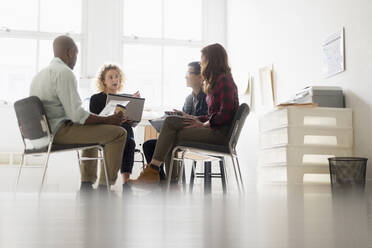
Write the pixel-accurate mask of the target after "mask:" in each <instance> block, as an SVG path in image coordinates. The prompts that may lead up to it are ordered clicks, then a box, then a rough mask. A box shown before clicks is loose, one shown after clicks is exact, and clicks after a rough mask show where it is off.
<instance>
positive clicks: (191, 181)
mask: <svg viewBox="0 0 372 248" xmlns="http://www.w3.org/2000/svg"><path fill="white" fill-rule="evenodd" d="M195 173H196V161H195V160H194V161H192V167H191V175H190V185H189V191H190V193H192V190H193V188H194V179H195Z"/></svg>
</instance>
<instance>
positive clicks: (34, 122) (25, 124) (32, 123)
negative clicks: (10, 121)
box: [14, 96, 52, 149]
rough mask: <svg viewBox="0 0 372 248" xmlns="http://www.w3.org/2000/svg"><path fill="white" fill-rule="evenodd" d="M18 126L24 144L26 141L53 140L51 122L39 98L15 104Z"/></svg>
mask: <svg viewBox="0 0 372 248" xmlns="http://www.w3.org/2000/svg"><path fill="white" fill-rule="evenodd" d="M14 110H15V112H16V116H17V120H18V126H19V129H20V131H21V135H22V139H23V142H24V143H25V149H26V148H27V147H26V144H27V142H26V140H29V141H33V140H42V139H43V140H46V139H47V141H48V142H49V141H50V140H51V139H52V136H51V132H50V127H49V122H48V120H47V117H46V114H45V110H44V107H43V103H42V102H41V101H40V99H39V98H38V97H37V96H30V97H27V98H24V99H21V100H19V101H16V102H15V103H14Z"/></svg>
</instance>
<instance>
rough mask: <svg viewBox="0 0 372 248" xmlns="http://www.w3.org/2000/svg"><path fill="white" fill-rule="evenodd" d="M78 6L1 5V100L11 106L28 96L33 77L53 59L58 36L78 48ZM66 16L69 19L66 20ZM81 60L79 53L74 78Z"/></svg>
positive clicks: (72, 0) (57, 0) (21, 0)
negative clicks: (68, 37)
mask: <svg viewBox="0 0 372 248" xmlns="http://www.w3.org/2000/svg"><path fill="white" fill-rule="evenodd" d="M81 5H82V0H80V1H77V0H63V1H62V0H12V1H5V2H3V3H2V6H1V8H0V54H1V56H0V80H1V84H0V100H5V101H9V102H14V101H16V100H18V99H20V98H23V97H26V96H28V93H29V85H30V83H31V81H32V78H33V76H35V74H36V73H37V72H38V71H40V70H41V69H42V68H44V67H46V66H47V65H48V64H49V63H50V61H51V60H52V58H53V49H52V42H53V39H54V38H55V37H56V36H57V35H58V34H62V33H70V34H71V36H72V37H73V38H74V40H75V41H76V42H77V45H78V47H80V46H81V45H80V40H81V34H80V33H81V22H82V21H81V20H82V6H81ZM19 6H22V7H19ZM71 6H74V8H71ZM66 13H68V18H65V16H66ZM61 19H63V20H64V21H61ZM79 50H80V49H79ZM80 57H81V51H80V52H79V55H78V61H77V64H76V68H75V69H74V71H75V73H76V74H77V75H79V74H80Z"/></svg>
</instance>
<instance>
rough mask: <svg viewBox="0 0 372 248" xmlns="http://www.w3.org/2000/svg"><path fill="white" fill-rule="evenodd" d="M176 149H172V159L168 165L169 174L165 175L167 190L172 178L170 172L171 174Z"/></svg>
mask: <svg viewBox="0 0 372 248" xmlns="http://www.w3.org/2000/svg"><path fill="white" fill-rule="evenodd" d="M176 152H177V149H176V148H175V149H173V151H172V157H171V161H170V165H169V173H167V190H169V186H170V182H171V177H172V172H173V164H174V157H175V155H176Z"/></svg>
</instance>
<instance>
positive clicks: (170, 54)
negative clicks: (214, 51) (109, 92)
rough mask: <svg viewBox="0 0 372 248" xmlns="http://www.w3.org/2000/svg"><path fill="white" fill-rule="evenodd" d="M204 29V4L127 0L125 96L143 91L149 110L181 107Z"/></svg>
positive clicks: (197, 0) (187, 0)
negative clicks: (188, 71)
mask: <svg viewBox="0 0 372 248" xmlns="http://www.w3.org/2000/svg"><path fill="white" fill-rule="evenodd" d="M144 6H146V7H144ZM202 27H203V23H202V0H123V35H124V36H123V71H124V74H125V75H126V79H127V83H126V85H125V86H124V91H125V92H129V93H131V92H135V91H136V90H140V92H141V96H143V97H145V98H146V107H147V108H151V107H172V108H181V107H182V106H183V102H184V100H185V97H186V96H187V94H190V92H191V90H190V89H188V88H186V81H185V73H186V71H187V69H188V68H187V64H188V63H190V62H192V61H199V60H200V49H201V48H202V44H203V42H202ZM165 100H166V101H165Z"/></svg>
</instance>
